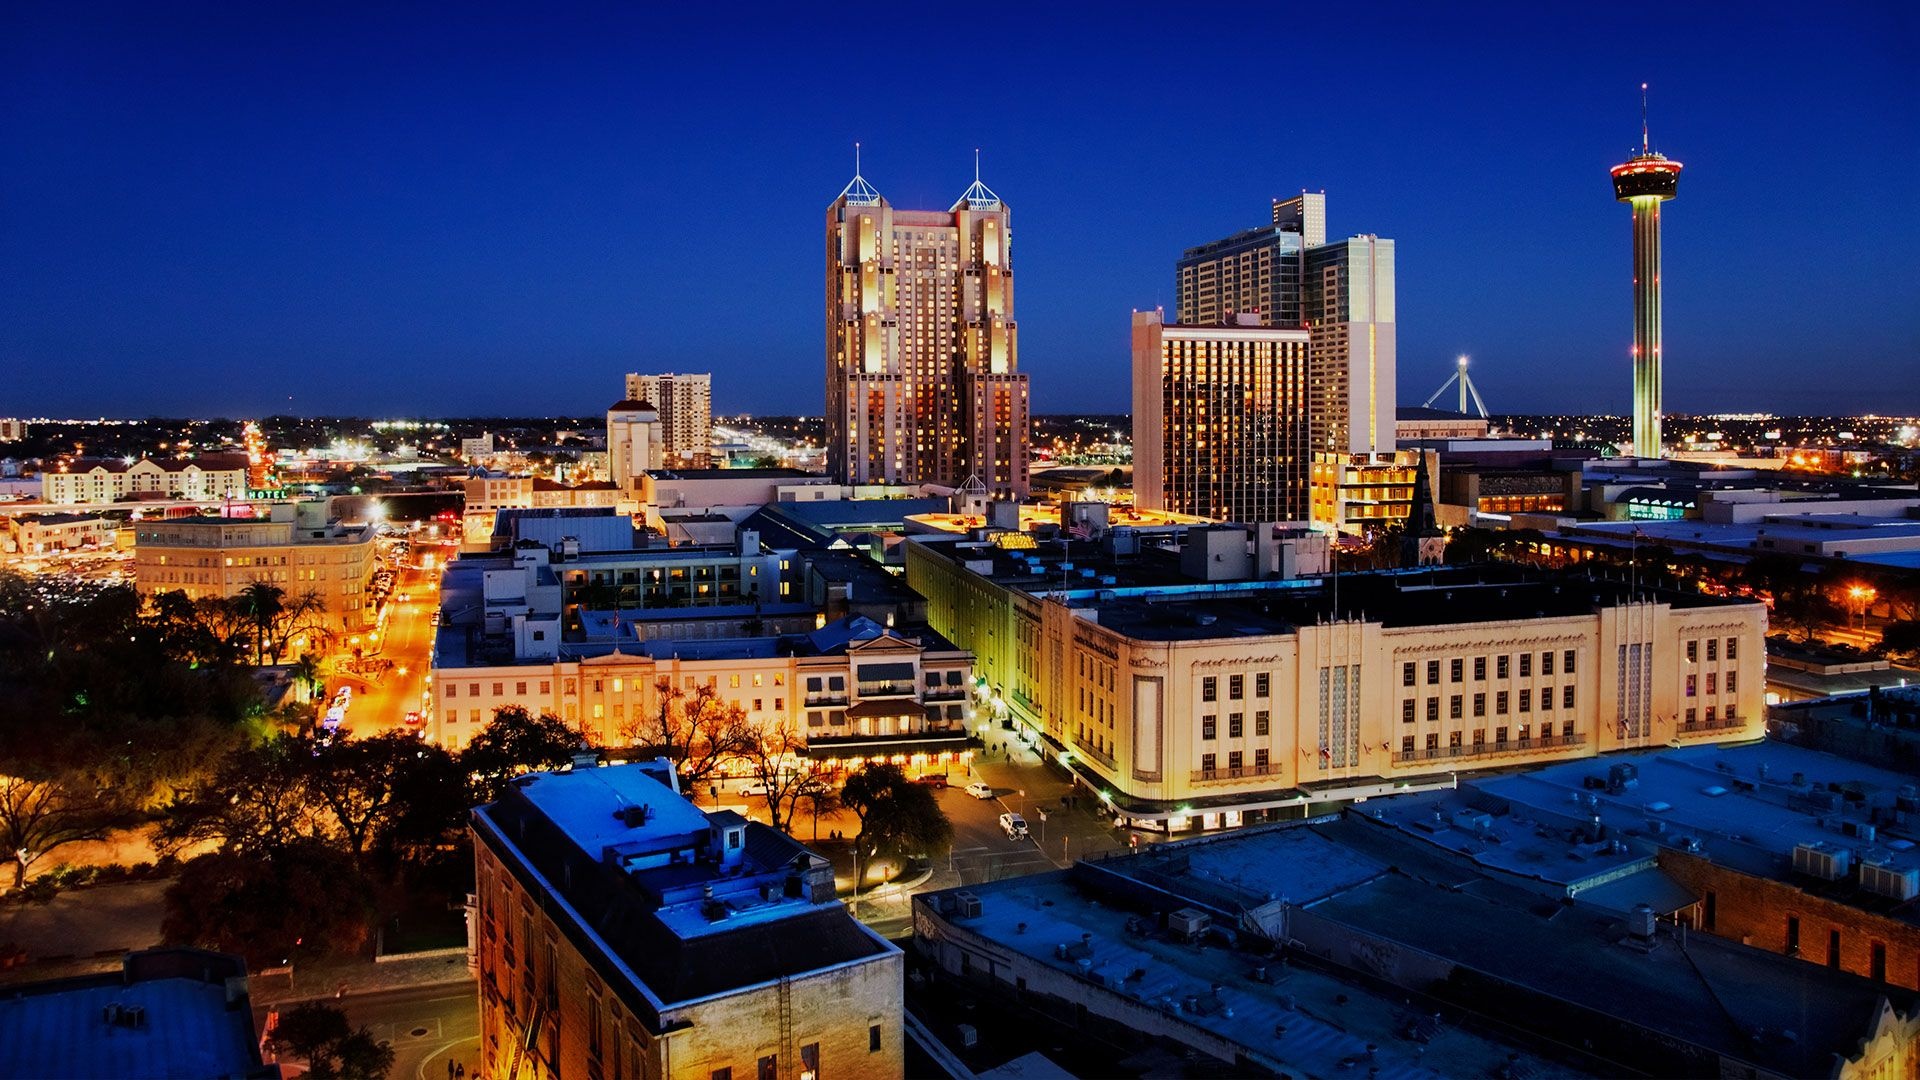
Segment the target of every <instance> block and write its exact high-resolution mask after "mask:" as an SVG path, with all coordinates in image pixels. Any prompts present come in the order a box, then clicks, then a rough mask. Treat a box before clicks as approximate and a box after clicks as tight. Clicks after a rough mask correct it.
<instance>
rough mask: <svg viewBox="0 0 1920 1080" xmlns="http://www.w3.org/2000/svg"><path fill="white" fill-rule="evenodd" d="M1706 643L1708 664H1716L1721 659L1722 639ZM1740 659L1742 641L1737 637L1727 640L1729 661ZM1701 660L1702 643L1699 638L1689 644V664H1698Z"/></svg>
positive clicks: (1709, 640)
mask: <svg viewBox="0 0 1920 1080" xmlns="http://www.w3.org/2000/svg"><path fill="white" fill-rule="evenodd" d="M1706 641H1707V662H1708V663H1714V662H1716V661H1718V660H1719V659H1720V639H1719V638H1708V639H1706ZM1739 658H1740V639H1739V638H1736V637H1730V638H1728V639H1727V659H1729V660H1738V659H1739ZM1699 659H1700V641H1699V639H1698V638H1695V639H1693V640H1691V641H1688V642H1687V663H1689V664H1692V663H1696V662H1698V661H1699Z"/></svg>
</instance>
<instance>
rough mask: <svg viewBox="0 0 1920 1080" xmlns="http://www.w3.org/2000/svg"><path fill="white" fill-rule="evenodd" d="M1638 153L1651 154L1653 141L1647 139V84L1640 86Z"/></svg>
mask: <svg viewBox="0 0 1920 1080" xmlns="http://www.w3.org/2000/svg"><path fill="white" fill-rule="evenodd" d="M1640 152H1641V153H1642V154H1651V153H1653V141H1652V140H1651V139H1649V138H1648V137H1647V84H1646V83H1641V84H1640Z"/></svg>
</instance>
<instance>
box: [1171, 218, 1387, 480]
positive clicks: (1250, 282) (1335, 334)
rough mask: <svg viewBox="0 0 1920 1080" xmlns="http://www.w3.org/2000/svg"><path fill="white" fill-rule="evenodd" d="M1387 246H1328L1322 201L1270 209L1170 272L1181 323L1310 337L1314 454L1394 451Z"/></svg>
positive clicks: (1374, 241) (1372, 241)
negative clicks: (1241, 320)
mask: <svg viewBox="0 0 1920 1080" xmlns="http://www.w3.org/2000/svg"><path fill="white" fill-rule="evenodd" d="M1393 263H1394V258H1393V241H1392V240H1385V239H1381V238H1380V237H1377V236H1356V237H1352V238H1350V239H1346V240H1336V241H1334V242H1332V243H1328V241H1327V201H1326V195H1324V194H1322V193H1316V192H1302V193H1301V194H1300V195H1298V196H1296V197H1294V198H1291V199H1285V200H1277V201H1275V202H1274V204H1273V219H1272V221H1271V223H1269V224H1268V225H1265V226H1262V227H1260V228H1258V229H1249V230H1247V231H1245V232H1240V233H1235V234H1234V235H1232V236H1229V237H1227V238H1226V239H1224V240H1217V241H1214V242H1213V243H1210V244H1203V245H1201V246H1199V247H1195V248H1189V249H1188V250H1187V251H1186V253H1185V254H1184V255H1182V256H1181V258H1180V260H1179V262H1178V263H1177V264H1176V267H1175V288H1176V294H1177V295H1178V297H1179V307H1178V310H1177V312H1176V314H1177V317H1178V321H1179V322H1180V323H1181V324H1183V325H1191V326H1208V325H1221V324H1224V323H1229V322H1233V321H1235V320H1236V319H1237V318H1238V317H1241V316H1253V317H1255V318H1256V319H1257V321H1258V322H1259V324H1260V325H1262V326H1271V327H1285V328H1300V327H1304V328H1306V329H1308V330H1309V331H1310V333H1311V335H1312V361H1311V362H1312V375H1311V382H1312V386H1311V394H1312V401H1311V403H1310V421H1309V422H1310V424H1311V427H1312V432H1311V438H1312V443H1313V449H1314V450H1315V451H1320V452H1344V453H1355V454H1361V453H1376V452H1381V451H1391V450H1392V449H1393V447H1394V400H1395V393H1396V384H1395V373H1396V367H1397V363H1396V361H1397V355H1398V353H1397V348H1396V344H1397V343H1396V339H1395V333H1394V326H1395V321H1394V318H1395V317H1394V265H1393Z"/></svg>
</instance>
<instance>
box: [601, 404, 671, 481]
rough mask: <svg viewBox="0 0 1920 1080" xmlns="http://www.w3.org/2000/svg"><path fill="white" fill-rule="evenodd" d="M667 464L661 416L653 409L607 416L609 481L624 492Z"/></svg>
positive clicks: (613, 413)
mask: <svg viewBox="0 0 1920 1080" xmlns="http://www.w3.org/2000/svg"><path fill="white" fill-rule="evenodd" d="M663 463H664V454H663V452H662V443H661V439H660V414H659V412H658V411H656V410H654V409H613V410H609V411H608V413H607V477H608V479H610V480H612V481H613V483H614V486H615V487H617V488H620V489H621V490H627V489H630V488H634V487H637V486H638V485H639V483H640V477H641V476H643V475H645V474H646V472H647V470H648V469H658V468H660V467H661V465H662V464H663Z"/></svg>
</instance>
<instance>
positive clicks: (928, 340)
mask: <svg viewBox="0 0 1920 1080" xmlns="http://www.w3.org/2000/svg"><path fill="white" fill-rule="evenodd" d="M1010 218H1011V215H1010V212H1009V210H1008V208H1007V204H1006V203H1004V202H1002V201H1001V199H1000V197H999V196H998V195H996V194H994V193H993V191H992V190H991V189H989V188H988V187H987V186H986V185H985V184H982V183H981V182H980V181H979V179H978V177H977V176H976V178H975V179H974V182H973V186H971V187H969V188H968V189H967V190H966V192H965V194H963V195H961V197H960V199H959V201H958V202H956V203H954V204H953V206H952V207H950V208H949V209H947V210H945V211H932V210H898V209H895V208H894V207H893V206H892V205H891V204H889V203H888V202H887V201H886V199H884V198H882V197H881V195H880V193H879V192H878V191H876V190H874V188H873V187H872V186H871V185H870V184H868V183H867V181H866V180H865V178H863V177H861V176H859V175H857V173H856V175H855V176H854V178H853V181H852V182H851V183H849V184H848V185H847V187H846V189H845V190H844V191H842V192H841V193H840V196H839V197H838V198H836V199H835V200H834V201H833V205H831V206H829V207H828V208H827V229H826V233H827V281H826V307H827V311H826V316H827V463H828V469H829V471H830V472H832V473H833V474H835V475H836V476H838V477H839V478H840V479H842V480H843V481H845V482H846V483H849V484H915V483H933V484H943V485H951V486H954V487H958V486H960V485H961V484H962V483H964V482H965V481H966V480H967V479H968V478H969V477H978V478H979V480H980V482H981V483H983V484H985V485H986V487H987V488H988V490H990V491H991V492H993V493H994V494H995V495H999V496H1014V497H1018V496H1023V495H1025V494H1026V492H1027V448H1028V441H1029V437H1030V425H1029V419H1028V409H1029V403H1028V397H1027V377H1026V376H1025V375H1022V374H1020V373H1019V370H1018V368H1019V354H1018V348H1017V334H1016V324H1015V321H1014V316H1013V261H1012V242H1011V229H1010ZM1389 422H1391V418H1389Z"/></svg>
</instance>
